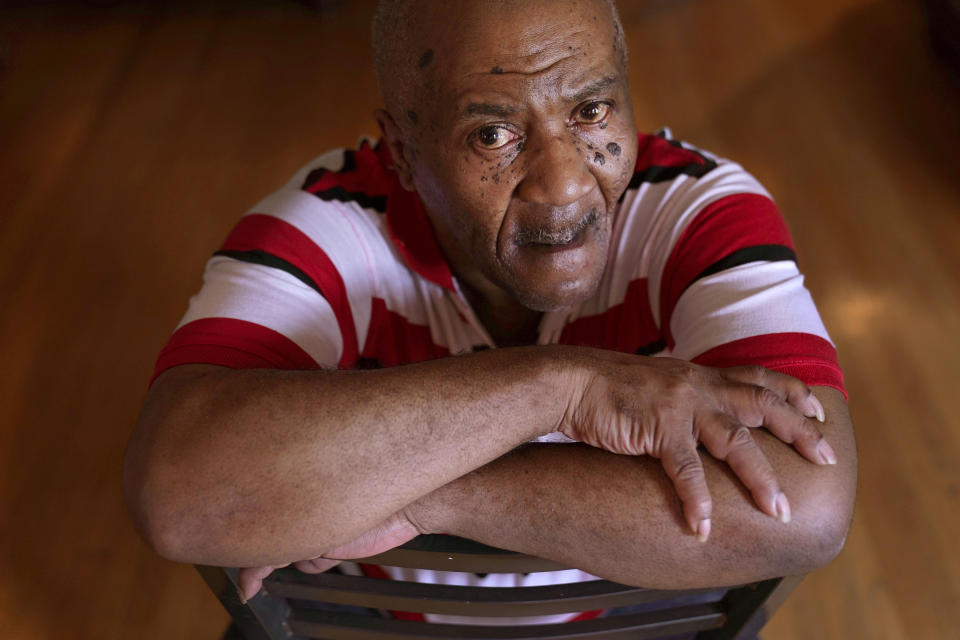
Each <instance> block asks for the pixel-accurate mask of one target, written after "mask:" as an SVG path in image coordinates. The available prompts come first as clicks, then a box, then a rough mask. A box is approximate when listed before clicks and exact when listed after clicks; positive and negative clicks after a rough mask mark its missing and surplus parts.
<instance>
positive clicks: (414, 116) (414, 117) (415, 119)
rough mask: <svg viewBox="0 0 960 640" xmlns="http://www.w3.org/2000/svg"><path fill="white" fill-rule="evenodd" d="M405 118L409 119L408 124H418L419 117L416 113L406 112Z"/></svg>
mask: <svg viewBox="0 0 960 640" xmlns="http://www.w3.org/2000/svg"><path fill="white" fill-rule="evenodd" d="M407 117H408V118H410V122H412V123H413V124H417V123H418V122H420V116H418V115H417V112H416V111H412V110H411V111H407Z"/></svg>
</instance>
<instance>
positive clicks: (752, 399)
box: [724, 385, 837, 464]
mask: <svg viewBox="0 0 960 640" xmlns="http://www.w3.org/2000/svg"><path fill="white" fill-rule="evenodd" d="M725 400H726V401H725V403H724V404H725V405H726V407H727V413H730V414H731V415H732V416H734V417H735V418H736V419H737V420H739V421H740V423H741V424H743V425H746V426H748V427H766V429H767V430H768V431H770V433H772V434H773V435H775V436H776V437H777V438H779V439H780V440H782V441H783V442H786V443H787V444H791V445H793V447H794V448H795V449H796V450H797V451H798V452H800V455H802V456H803V457H805V458H806V459H807V460H809V461H810V462H814V463H816V464H836V463H837V456H836V454H835V453H834V451H833V448H832V447H831V446H830V443H828V442H827V441H826V439H825V438H824V437H823V434H822V433H821V432H820V429H819V428H818V427H817V425H816V423H815V422H813V421H812V420H810V419H809V418H806V417H804V416H802V415H800V414H799V413H798V412H797V411H796V409H794V408H793V407H792V406H790V405H789V404H787V403H786V402H785V401H784V400H782V399H781V398H780V397H779V396H777V394H776V393H774V392H773V391H771V390H770V389H769V388H767V387H753V386H748V385H742V386H739V387H731V388H730V389H728V390H727V394H726V399H725Z"/></svg>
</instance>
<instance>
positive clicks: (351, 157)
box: [337, 149, 357, 173]
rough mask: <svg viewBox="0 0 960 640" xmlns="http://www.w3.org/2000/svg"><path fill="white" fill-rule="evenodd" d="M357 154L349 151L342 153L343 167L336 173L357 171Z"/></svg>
mask: <svg viewBox="0 0 960 640" xmlns="http://www.w3.org/2000/svg"><path fill="white" fill-rule="evenodd" d="M356 155H357V152H356V151H354V150H352V149H349V150H347V151H344V152H343V166H342V167H340V170H339V171H337V173H352V172H353V171H356V170H357V158H356Z"/></svg>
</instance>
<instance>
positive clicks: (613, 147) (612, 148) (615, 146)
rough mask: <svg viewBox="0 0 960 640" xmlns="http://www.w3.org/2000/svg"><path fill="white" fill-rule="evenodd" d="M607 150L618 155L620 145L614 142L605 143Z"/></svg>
mask: <svg viewBox="0 0 960 640" xmlns="http://www.w3.org/2000/svg"><path fill="white" fill-rule="evenodd" d="M607 151H609V152H610V153H612V154H613V155H615V156H618V155H620V145H618V144H617V143H616V142H611V143H610V144H608V145H607Z"/></svg>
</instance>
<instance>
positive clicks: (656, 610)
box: [197, 535, 801, 640]
mask: <svg viewBox="0 0 960 640" xmlns="http://www.w3.org/2000/svg"><path fill="white" fill-rule="evenodd" d="M362 562H365V563H371V564H376V565H385V566H395V567H409V568H419V569H431V570H436V571H465V572H471V573H484V574H489V573H532V572H538V571H556V570H562V569H567V568H568V567H565V566H562V565H558V564H556V563H554V562H551V561H549V560H543V559H541V558H534V557H531V556H526V555H523V554H519V553H514V552H510V551H504V550H501V549H494V548H492V547H488V546H486V545H482V544H479V543H476V542H473V541H470V540H464V539H462V538H457V537H455V536H444V535H427V536H419V537H417V538H416V539H414V540H412V541H410V542H409V543H407V544H405V545H403V546H402V547H398V548H396V549H393V550H391V551H388V552H387V553H384V554H380V555H378V556H375V557H372V558H367V559H364V560H362ZM197 569H198V570H199V571H200V574H201V575H202V576H203V578H204V579H205V580H206V581H207V583H208V584H209V586H210V588H211V589H212V590H213V591H214V593H215V594H216V595H217V597H218V598H219V599H220V602H221V603H222V604H223V606H224V607H225V608H226V609H227V611H228V612H229V613H230V614H231V616H232V617H233V621H234V624H233V627H232V629H231V630H230V631H229V632H228V634H227V636H225V638H246V639H247V640H280V639H283V640H290V639H291V638H329V639H345V640H354V639H356V640H361V639H363V640H372V639H387V638H389V639H392V640H414V639H417V640H419V639H424V640H425V639H436V638H462V639H467V638H469V639H491V640H493V639H497V640H501V639H511V638H541V639H558V640H559V639H562V638H564V639H565V638H570V639H572V638H576V639H577V640H581V639H584V640H585V639H590V638H597V639H600V638H603V639H604V640H615V639H616V640H619V639H627V638H630V639H640V638H677V637H681V638H697V639H698V640H719V639H721V638H725V639H736V640H740V639H743V640H747V639H752V638H754V637H755V636H756V633H757V632H758V631H759V630H760V628H761V627H762V626H763V625H764V624H765V623H766V621H767V620H768V619H769V617H770V615H771V614H772V612H773V611H774V610H775V609H776V607H778V606H779V605H780V603H782V601H783V600H784V599H786V596H787V595H788V594H789V593H790V591H792V590H793V589H794V588H795V587H796V585H797V584H798V583H799V581H800V579H801V577H791V578H776V579H772V580H765V581H762V582H757V583H753V584H749V585H744V586H741V587H735V588H731V589H726V588H724V589H696V590H661V589H643V588H638V587H629V586H626V585H622V584H617V583H614V582H609V581H607V580H591V581H588V582H577V583H571V584H558V585H550V586H535V587H478V586H454V585H441V584H425V583H420V582H407V581H400V580H382V579H378V578H374V577H366V576H356V575H344V574H342V573H340V572H337V571H334V570H331V571H328V572H326V573H321V574H305V573H302V572H300V571H298V570H296V569H293V568H289V567H288V568H284V569H280V570H278V571H275V572H273V574H271V575H270V576H269V577H268V578H267V579H266V580H265V581H264V588H263V590H262V591H261V593H260V594H258V595H257V596H256V597H254V598H252V599H251V600H250V601H249V602H247V603H246V604H244V603H241V602H240V599H239V597H238V595H237V594H238V590H237V570H236V569H223V568H219V567H206V566H198V567H197ZM598 609H600V610H615V611H611V612H610V615H605V616H601V617H596V618H593V619H589V620H579V621H574V622H565V623H559V624H557V623H554V624H535V625H510V626H504V625H503V623H502V621H501V623H500V624H499V625H498V624H497V621H496V620H495V619H496V618H497V617H502V618H513V617H519V616H541V615H551V614H558V613H574V612H583V611H592V610H598ZM389 611H393V612H396V611H402V612H416V613H434V614H444V615H452V616H471V617H483V618H490V622H491V624H489V625H486V624H448V623H442V624H438V623H427V622H420V621H415V620H410V619H403V618H398V617H395V616H392V615H390V614H388V613H386V612H389ZM403 617H404V618H407V617H409V616H403Z"/></svg>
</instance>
